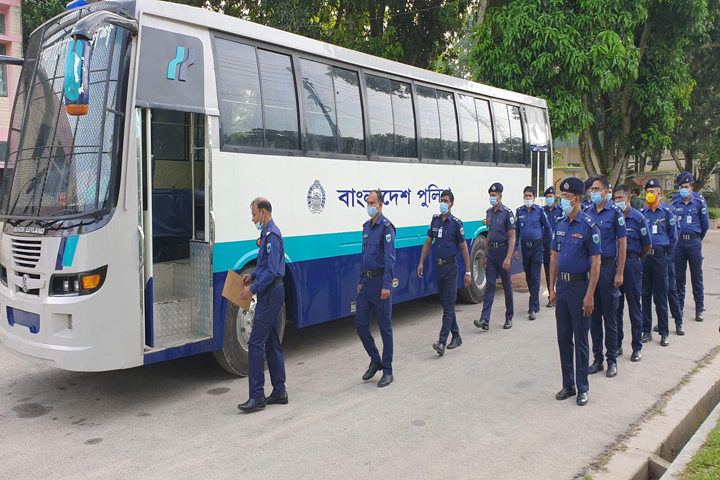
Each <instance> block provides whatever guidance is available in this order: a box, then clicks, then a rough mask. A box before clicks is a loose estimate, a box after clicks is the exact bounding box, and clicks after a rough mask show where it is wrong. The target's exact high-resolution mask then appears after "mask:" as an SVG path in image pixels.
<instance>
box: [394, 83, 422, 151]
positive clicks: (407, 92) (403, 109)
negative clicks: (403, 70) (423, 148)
mask: <svg viewBox="0 0 720 480" xmlns="http://www.w3.org/2000/svg"><path fill="white" fill-rule="evenodd" d="M390 88H391V89H392V107H393V125H394V126H395V156H396V157H408V158H413V157H417V143H416V141H415V113H414V111H413V103H412V93H411V92H412V91H411V89H410V84H409V83H402V82H396V81H394V80H392V81H390Z"/></svg>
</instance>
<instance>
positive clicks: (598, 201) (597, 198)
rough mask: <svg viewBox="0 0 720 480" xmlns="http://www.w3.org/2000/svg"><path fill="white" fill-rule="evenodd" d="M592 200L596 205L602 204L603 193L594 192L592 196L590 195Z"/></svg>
mask: <svg viewBox="0 0 720 480" xmlns="http://www.w3.org/2000/svg"><path fill="white" fill-rule="evenodd" d="M590 200H592V202H593V203H594V204H595V205H599V204H601V203H602V201H603V196H602V193H600V192H593V193H591V194H590Z"/></svg>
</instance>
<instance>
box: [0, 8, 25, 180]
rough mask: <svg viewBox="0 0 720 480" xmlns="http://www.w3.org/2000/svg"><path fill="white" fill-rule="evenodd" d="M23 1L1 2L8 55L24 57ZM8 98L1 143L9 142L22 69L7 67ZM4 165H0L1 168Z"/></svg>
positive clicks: (2, 101)
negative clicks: (11, 113) (11, 116)
mask: <svg viewBox="0 0 720 480" xmlns="http://www.w3.org/2000/svg"><path fill="white" fill-rule="evenodd" d="M20 8H21V0H0V14H4V15H5V33H4V34H0V43H2V44H3V45H5V49H6V52H7V55H11V56H15V57H22V16H21V13H20ZM6 68H7V81H8V96H7V97H0V142H7V137H8V131H9V127H10V112H11V110H12V105H13V102H14V100H15V91H16V88H17V82H18V77H19V76H20V69H21V67H15V66H10V65H8V66H6ZM2 167H3V165H2V164H0V168H2Z"/></svg>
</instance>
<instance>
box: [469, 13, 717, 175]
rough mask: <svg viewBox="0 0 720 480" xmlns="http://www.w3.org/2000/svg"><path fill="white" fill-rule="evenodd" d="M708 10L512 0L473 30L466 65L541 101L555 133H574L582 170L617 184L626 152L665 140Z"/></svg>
mask: <svg viewBox="0 0 720 480" xmlns="http://www.w3.org/2000/svg"><path fill="white" fill-rule="evenodd" d="M707 15H708V13H707V0H515V1H513V2H511V3H510V4H508V5H506V6H504V7H501V8H491V9H488V12H487V13H486V15H485V21H484V23H483V24H481V25H479V26H478V27H477V28H476V29H475V32H474V38H475V47H474V48H473V50H472V52H471V55H470V61H471V71H472V74H473V77H474V79H476V80H479V81H484V82H487V83H491V84H493V85H496V86H498V87H502V88H507V89H510V90H516V91H521V92H524V93H527V94H529V95H535V96H540V97H543V98H546V99H547V100H548V103H549V108H550V118H551V124H552V126H553V132H554V134H555V137H556V138H567V137H568V136H570V135H578V138H579V145H580V151H581V155H582V159H583V162H584V164H585V169H586V170H587V171H588V173H589V174H590V175H597V174H606V175H608V176H609V177H610V181H611V182H612V183H617V181H618V179H620V178H621V177H622V176H624V172H625V171H626V168H627V162H628V157H629V156H630V154H632V153H633V152H636V151H640V150H641V149H642V150H645V151H655V150H657V149H664V148H666V147H668V146H669V145H670V143H671V142H670V135H671V133H672V131H673V128H674V126H675V121H676V119H677V111H678V107H679V106H685V105H687V104H688V99H689V96H690V92H691V91H692V86H693V80H692V77H691V76H690V72H689V68H688V66H687V65H686V64H685V63H684V62H683V58H684V57H683V55H684V49H685V47H686V46H687V44H688V42H689V41H690V39H692V38H693V37H694V36H695V35H697V34H698V33H699V32H701V31H702V29H703V28H704V26H705V20H706V18H707Z"/></svg>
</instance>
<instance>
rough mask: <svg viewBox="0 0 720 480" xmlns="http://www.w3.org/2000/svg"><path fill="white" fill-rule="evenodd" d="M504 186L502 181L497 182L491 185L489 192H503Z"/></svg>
mask: <svg viewBox="0 0 720 480" xmlns="http://www.w3.org/2000/svg"><path fill="white" fill-rule="evenodd" d="M502 191H503V186H502V183H500V182H495V183H493V184H492V185H490V188H488V193H493V192H494V193H502Z"/></svg>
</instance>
